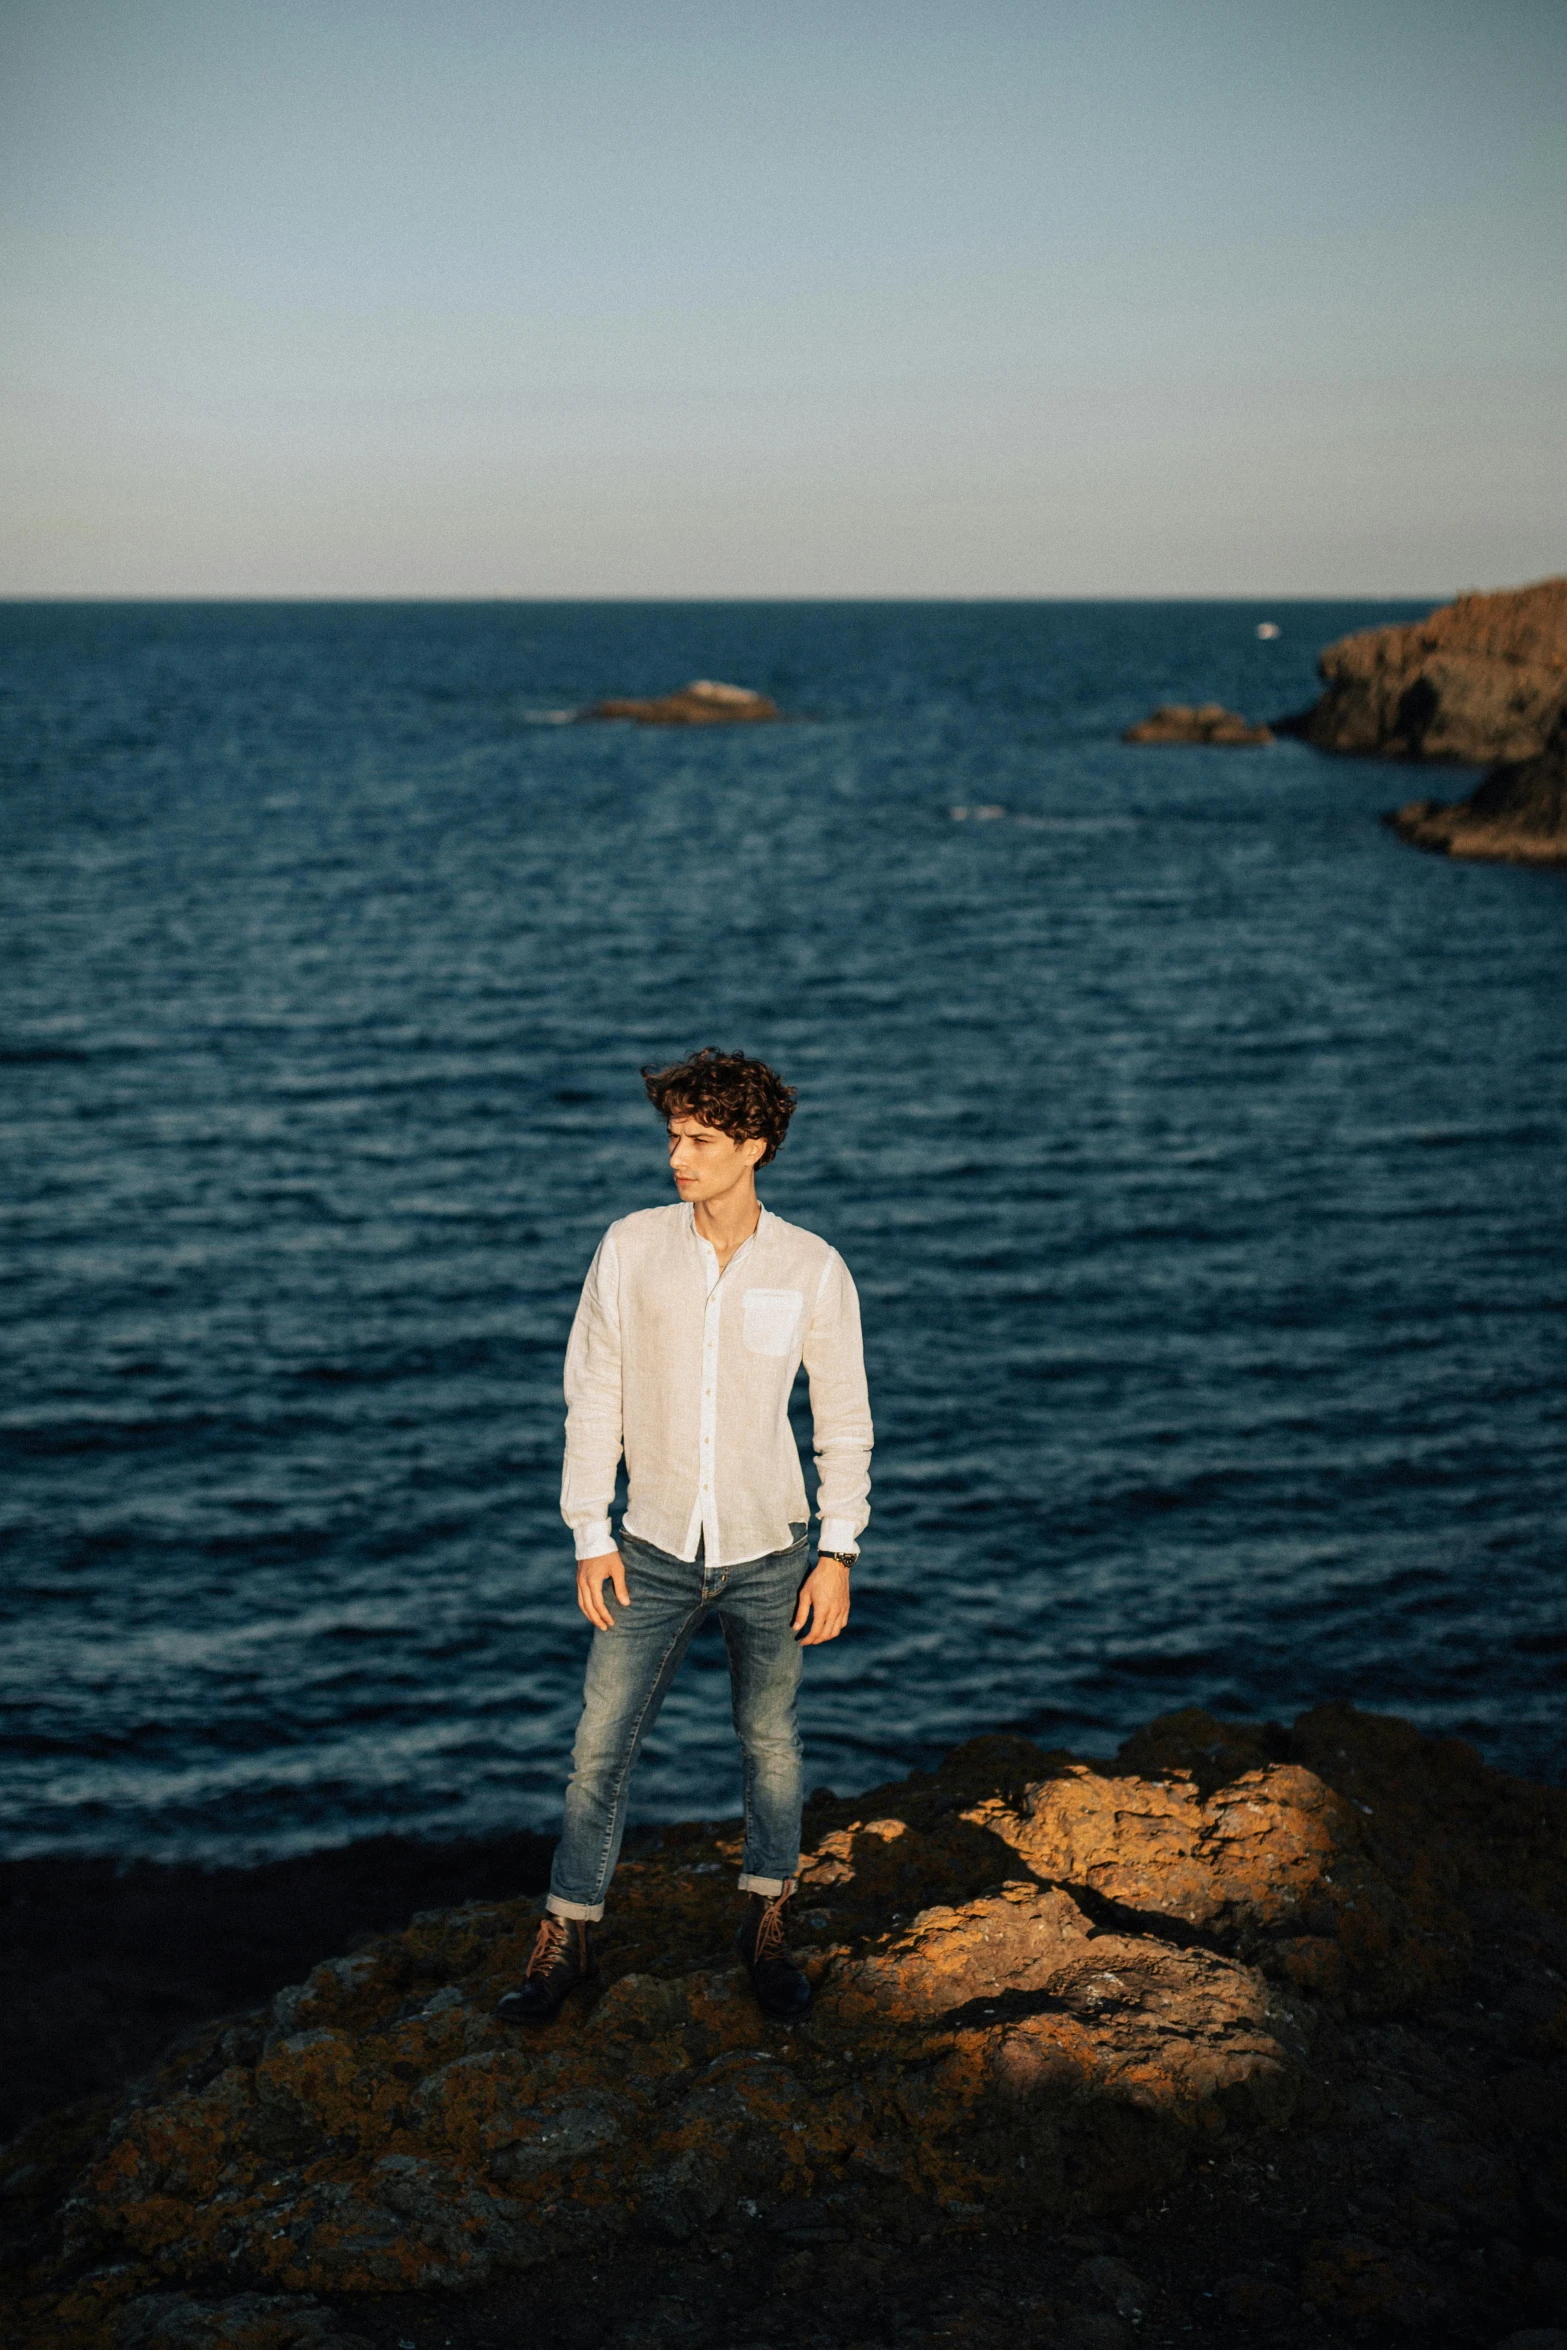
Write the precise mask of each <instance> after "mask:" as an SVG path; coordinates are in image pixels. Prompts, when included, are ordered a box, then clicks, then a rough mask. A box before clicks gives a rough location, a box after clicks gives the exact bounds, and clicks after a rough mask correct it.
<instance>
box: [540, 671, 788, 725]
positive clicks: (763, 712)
mask: <svg viewBox="0 0 1567 2350" xmlns="http://www.w3.org/2000/svg"><path fill="white" fill-rule="evenodd" d="M582 715H583V717H584V718H631V719H634V720H635V721H636V723H637V724H638V725H639V726H734V725H744V724H746V723H748V722H750V723H754V722H755V721H756V720H758V719H762V718H776V717H777V716H778V707H777V704H776V703H774V702H770V701H769V700H768V698H767V696H766V694H758V693H753V692H752V691H751V689H750V688H749V686H743V685H720V684H719V683H717V681H716V680H715V679H713V678H711V677H698V678H695V679H693V681H692V683H691V684H690V685H683V686H682V687H681V688H680V690H679V692H678V693H673V694H660V695H658V696H657V697H656V698H655V699H653V700H652V701H624V700H623V701H612V702H595V703H594V704H593V706H592V708H591V709H589V710H584V711H583V713H582Z"/></svg>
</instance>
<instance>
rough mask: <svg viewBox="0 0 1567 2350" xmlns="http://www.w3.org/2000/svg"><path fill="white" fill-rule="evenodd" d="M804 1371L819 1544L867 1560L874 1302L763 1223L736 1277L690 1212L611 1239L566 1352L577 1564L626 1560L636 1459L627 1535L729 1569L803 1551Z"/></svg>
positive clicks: (793, 1238) (824, 1257)
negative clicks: (799, 1421)
mask: <svg viewBox="0 0 1567 2350" xmlns="http://www.w3.org/2000/svg"><path fill="white" fill-rule="evenodd" d="M802 1362H803V1363H804V1365H805V1369H806V1374H807V1376H808V1378H809V1380H810V1389H811V1418H812V1422H813V1425H814V1430H815V1438H814V1451H815V1456H816V1469H817V1494H816V1500H817V1511H818V1514H819V1516H820V1519H821V1542H822V1545H823V1546H824V1547H825V1548H826V1549H828V1550H852V1549H853V1548H854V1546H855V1543H856V1541H857V1539H858V1537H859V1534H860V1531H861V1529H862V1528H863V1527H864V1525H865V1523H866V1521H867V1520H868V1518H869V1517H870V1505H869V1502H868V1500H867V1498H866V1497H867V1495H868V1494H869V1492H870V1459H871V1442H872V1430H871V1413H870V1402H869V1399H868V1397H867V1395H866V1392H865V1362H864V1356H863V1354H862V1352H861V1346H860V1301H859V1298H858V1296H857V1295H856V1293H855V1288H854V1283H853V1282H852V1281H851V1280H850V1278H849V1269H848V1267H847V1265H845V1263H844V1261H843V1259H842V1257H840V1256H839V1254H838V1252H837V1250H836V1249H833V1248H829V1247H828V1245H827V1243H826V1241H825V1240H819V1239H818V1238H817V1236H816V1234H815V1233H814V1232H804V1231H802V1230H801V1229H800V1227H799V1226H798V1225H797V1224H786V1223H785V1222H784V1220H783V1218H782V1217H781V1216H774V1215H770V1214H769V1213H768V1211H767V1210H766V1209H765V1208H764V1209H763V1210H762V1213H761V1219H760V1221H759V1223H758V1224H757V1227H756V1230H755V1231H754V1232H753V1233H752V1235H751V1237H750V1239H749V1240H747V1241H743V1242H742V1243H741V1245H740V1247H739V1248H737V1249H736V1251H735V1253H734V1255H733V1256H732V1257H731V1258H730V1260H729V1262H728V1264H727V1265H726V1266H725V1267H724V1268H723V1271H722V1272H720V1271H719V1267H718V1258H717V1255H716V1253H715V1251H714V1250H713V1248H712V1247H711V1246H710V1245H709V1243H708V1242H707V1241H705V1240H703V1239H702V1238H701V1237H700V1235H699V1234H698V1232H697V1229H696V1219H695V1214H694V1211H693V1210H692V1208H691V1207H690V1206H689V1205H687V1204H684V1203H681V1202H676V1203H675V1204H674V1205H673V1206H671V1207H667V1208H644V1209H643V1210H642V1211H641V1213H640V1214H639V1215H635V1216H623V1217H622V1218H621V1219H620V1221H619V1222H618V1223H616V1224H611V1226H610V1228H609V1230H608V1231H607V1232H606V1233H605V1235H604V1237H603V1239H602V1240H601V1241H600V1243H599V1246H598V1250H597V1253H596V1255H595V1256H594V1259H593V1262H592V1264H591V1265H590V1266H589V1268H588V1277H587V1280H586V1281H585V1282H584V1283H583V1288H582V1300H581V1303H580V1304H579V1306H578V1307H577V1315H576V1320H575V1321H574V1322H573V1323H572V1326H571V1339H570V1343H569V1344H568V1346H567V1348H566V1465H565V1469H564V1472H563V1474H562V1477H561V1496H560V1507H561V1515H562V1517H563V1518H564V1519H565V1521H566V1523H567V1525H568V1526H569V1527H570V1528H571V1530H572V1534H573V1536H574V1538H575V1541H576V1546H577V1556H578V1558H600V1557H602V1556H603V1554H604V1553H605V1552H606V1551H609V1550H613V1549H614V1547H615V1537H614V1533H613V1531H612V1529H611V1526H610V1518H609V1512H610V1505H611V1503H612V1501H613V1500H614V1494H615V1475H616V1471H617V1470H618V1468H619V1466H620V1456H621V1453H622V1451H624V1453H625V1458H626V1476H627V1483H628V1496H627V1504H626V1514H625V1528H626V1532H627V1533H628V1534H634V1535H637V1536H640V1538H641V1539H642V1540H643V1541H644V1542H651V1543H652V1544H654V1546H655V1547H656V1548H657V1549H659V1550H664V1551H668V1552H669V1553H670V1555H671V1556H672V1557H674V1558H681V1559H694V1558H695V1557H696V1554H697V1545H698V1543H699V1542H700V1543H701V1545H702V1549H703V1555H704V1557H705V1559H706V1561H707V1563H708V1565H709V1566H719V1567H731V1566H738V1565H739V1564H740V1563H741V1562H742V1561H743V1560H746V1559H753V1558H763V1557H765V1556H766V1555H767V1553H768V1552H769V1551H774V1550H785V1549H787V1548H788V1546H789V1543H790V1541H791V1540H792V1539H793V1537H792V1535H791V1533H790V1528H791V1526H795V1525H800V1524H803V1523H805V1522H806V1520H807V1519H808V1516H809V1513H808V1511H807V1508H806V1501H805V1481H804V1479H803V1478H802V1476H801V1474H800V1454H799V1448H798V1447H797V1445H796V1443H795V1440H794V1432H793V1430H792V1428H791V1427H790V1425H789V1391H790V1389H791V1388H792V1387H793V1385H794V1380H795V1373H796V1372H797V1371H798V1370H799V1368H800V1365H801V1363H802Z"/></svg>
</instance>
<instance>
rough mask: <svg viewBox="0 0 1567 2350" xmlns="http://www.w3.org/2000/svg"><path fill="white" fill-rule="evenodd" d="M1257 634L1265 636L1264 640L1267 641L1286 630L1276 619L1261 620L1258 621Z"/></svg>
mask: <svg viewBox="0 0 1567 2350" xmlns="http://www.w3.org/2000/svg"><path fill="white" fill-rule="evenodd" d="M1257 634H1258V635H1259V636H1260V637H1261V638H1263V640H1264V641H1266V640H1267V639H1268V638H1270V637H1276V636H1282V635H1283V634H1284V631H1283V630H1282V629H1281V628H1280V626H1279V624H1278V622H1277V621H1276V620H1259V621H1258V623H1257Z"/></svg>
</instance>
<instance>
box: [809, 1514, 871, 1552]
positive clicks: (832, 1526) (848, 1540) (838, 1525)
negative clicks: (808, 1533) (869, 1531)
mask: <svg viewBox="0 0 1567 2350" xmlns="http://www.w3.org/2000/svg"><path fill="white" fill-rule="evenodd" d="M816 1547H817V1549H818V1550H858V1549H859V1547H860V1538H859V1536H858V1535H857V1534H856V1533H855V1531H854V1520H853V1519H852V1518H823V1520H822V1530H821V1533H820V1535H819V1536H818V1537H817V1543H816Z"/></svg>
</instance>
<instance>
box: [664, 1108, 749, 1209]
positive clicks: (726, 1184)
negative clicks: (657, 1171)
mask: <svg viewBox="0 0 1567 2350" xmlns="http://www.w3.org/2000/svg"><path fill="white" fill-rule="evenodd" d="M763 1148H764V1145H763V1144H762V1143H761V1142H760V1141H757V1140H755V1139H753V1140H751V1141H750V1142H736V1140H735V1138H734V1136H733V1135H732V1134H723V1133H721V1132H720V1131H719V1129H718V1128H717V1127H716V1126H704V1125H703V1123H702V1121H701V1119H700V1118H687V1117H676V1118H671V1119H670V1121H669V1172H670V1173H671V1175H673V1177H674V1179H675V1189H676V1190H677V1191H678V1192H679V1194H680V1196H681V1198H682V1199H688V1200H704V1199H719V1198H721V1197H722V1195H723V1194H724V1193H725V1192H726V1191H732V1190H733V1189H734V1187H735V1185H736V1184H737V1183H743V1182H744V1181H745V1178H746V1175H747V1173H748V1172H749V1170H750V1169H751V1168H752V1167H754V1166H755V1165H756V1162H757V1160H758V1159H759V1158H760V1157H761V1155H762V1151H763Z"/></svg>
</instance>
